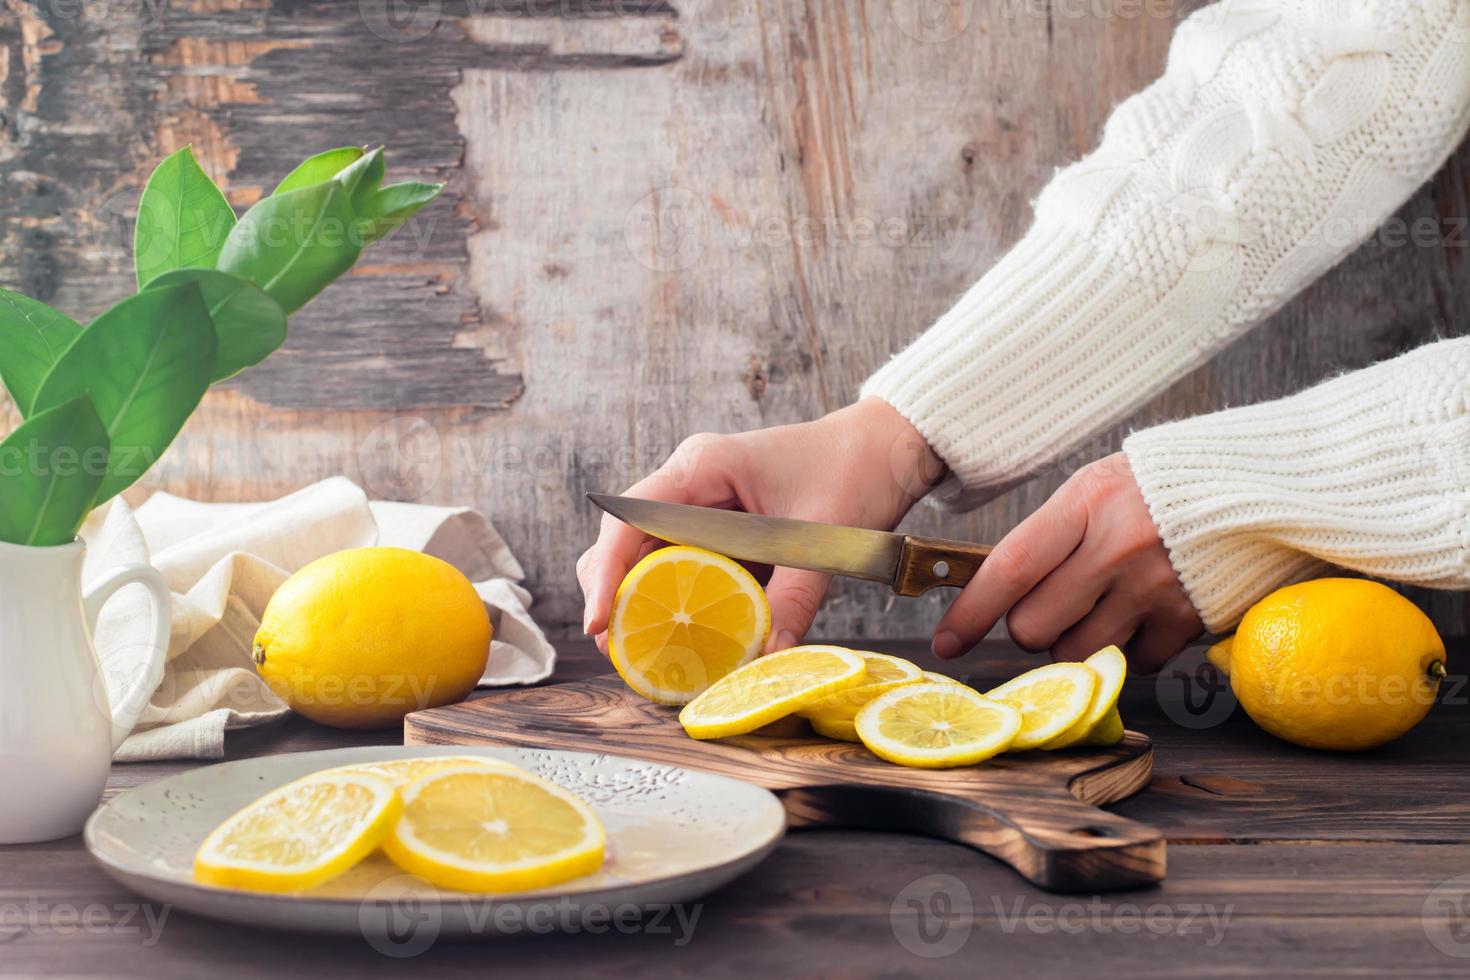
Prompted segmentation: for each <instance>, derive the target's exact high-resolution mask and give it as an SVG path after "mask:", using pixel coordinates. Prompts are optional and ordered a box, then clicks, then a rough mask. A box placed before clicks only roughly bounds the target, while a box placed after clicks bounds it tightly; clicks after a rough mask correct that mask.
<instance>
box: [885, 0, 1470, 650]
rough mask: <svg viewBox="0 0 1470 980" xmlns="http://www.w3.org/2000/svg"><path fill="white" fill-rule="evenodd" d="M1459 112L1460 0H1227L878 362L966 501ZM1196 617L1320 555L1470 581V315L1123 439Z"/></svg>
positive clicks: (1262, 307)
mask: <svg viewBox="0 0 1470 980" xmlns="http://www.w3.org/2000/svg"><path fill="white" fill-rule="evenodd" d="M1467 126H1470V0H1223V2H1221V3H1218V4H1216V5H1214V6H1212V7H1207V8H1205V9H1203V10H1201V11H1199V12H1197V13H1196V14H1194V15H1193V16H1191V17H1189V18H1188V19H1187V20H1186V21H1184V22H1183V23H1182V24H1181V25H1180V27H1179V29H1178V31H1177V32H1176V35H1175V38H1174V41H1173V45H1172V47H1171V48H1170V52H1169V61H1168V68H1167V70H1166V72H1165V74H1164V76H1163V77H1162V78H1161V79H1159V80H1158V81H1157V82H1155V83H1154V84H1153V85H1151V86H1149V87H1148V88H1147V89H1145V90H1144V91H1143V92H1140V93H1139V94H1137V95H1135V96H1133V97H1132V98H1130V99H1128V100H1127V101H1125V102H1124V103H1122V104H1121V105H1120V106H1119V107H1118V108H1117V109H1116V110H1115V111H1114V113H1113V115H1112V117H1111V118H1110V119H1109V121H1108V123H1107V126H1106V129H1105V131H1104V133H1103V138H1102V143H1101V145H1100V146H1099V147H1098V149H1097V151H1096V152H1094V153H1093V154H1091V155H1090V156H1088V157H1087V158H1085V159H1083V160H1082V161H1081V162H1079V163H1077V164H1075V165H1073V166H1070V167H1067V168H1066V169H1064V170H1061V171H1059V172H1058V173H1057V175H1056V177H1055V178H1054V179H1053V180H1052V181H1051V183H1050V184H1049V185H1048V186H1047V187H1046V188H1045V189H1044V190H1043V192H1042V193H1041V196H1040V198H1039V199H1038V200H1037V202H1036V209H1035V210H1036V216H1035V222H1034V224H1033V226H1032V228H1031V230H1030V231H1029V232H1028V233H1027V234H1026V236H1025V237H1024V238H1023V239H1022V240H1021V241H1020V242H1019V243H1018V244H1017V245H1016V246H1015V248H1014V249H1013V250H1012V251H1011V252H1009V253H1008V254H1007V255H1006V256H1005V257H1004V258H1002V259H1001V260H1000V262H998V263H997V264H996V265H995V266H994V267H993V268H992V269H991V270H990V271H989V272H988V273H987V274H986V275H985V276H984V277H983V278H981V279H980V281H979V282H977V283H976V284H975V285H974V287H972V288H971V289H970V290H969V291H968V292H967V293H966V294H965V295H964V296H963V297H962V298H961V299H960V300H959V302H958V303H956V304H955V306H954V308H953V309H951V310H950V311H949V312H948V313H946V314H945V315H944V316H943V317H941V318H940V320H939V321H938V322H937V323H936V324H935V325H934V326H933V327H931V328H930V329H929V330H928V331H927V332H925V333H924V334H923V335H922V336H921V337H919V338H918V340H916V341H915V342H914V343H913V344H912V345H911V346H910V347H909V348H908V349H907V350H905V351H903V352H902V353H901V354H899V355H898V356H896V357H895V358H893V359H892V360H891V361H890V362H889V363H888V364H887V365H885V366H884V367H883V368H881V369H880V370H879V371H878V372H877V373H876V374H875V375H874V376H873V377H872V378H871V379H869V381H868V383H867V384H866V385H865V386H864V389H863V394H864V395H876V396H878V397H881V398H883V399H884V400H885V401H887V402H889V403H890V404H891V405H893V406H894V407H895V408H897V409H898V410H899V412H901V413H902V414H903V415H904V416H905V417H906V418H908V419H909V420H910V421H911V422H913V424H914V425H915V426H916V427H917V428H918V429H919V431H920V432H922V433H923V434H924V436H925V438H927V439H928V440H929V442H930V444H931V445H932V446H933V447H934V450H935V451H936V452H937V453H938V454H939V455H940V456H941V457H942V458H943V459H944V460H945V462H946V463H947V464H948V466H949V469H950V472H951V476H950V478H949V480H947V481H946V485H945V486H943V487H941V488H940V490H939V491H938V493H939V495H940V496H941V497H942V498H944V499H945V500H946V501H947V502H949V503H952V504H956V505H958V506H973V505H974V504H976V503H979V502H980V501H982V500H984V499H986V498H988V497H990V496H993V495H995V494H996V493H998V492H1000V491H1001V490H1003V489H1005V488H1006V487H1007V486H1010V485H1012V484H1014V483H1016V482H1019V481H1020V480H1022V479H1024V478H1026V477H1027V476H1030V475H1032V474H1034V473H1036V472H1037V471H1038V470H1040V469H1042V468H1043V467H1045V466H1047V465H1050V464H1052V463H1053V462H1055V461H1056V460H1057V459H1058V458H1059V457H1060V456H1061V455H1062V454H1063V453H1065V452H1066V451H1068V450H1069V449H1071V448H1072V447H1074V446H1077V445H1078V444H1080V443H1082V442H1084V441H1086V440H1088V439H1090V438H1092V437H1094V436H1096V435H1097V434H1098V433H1100V432H1102V431H1103V430H1105V429H1107V428H1108V427H1110V426H1112V425H1113V424H1115V423H1116V422H1118V420H1119V419H1121V418H1123V417H1124V416H1126V415H1127V414H1128V413H1129V412H1131V411H1132V410H1134V409H1135V408H1137V407H1138V406H1139V405H1141V404H1142V403H1143V402H1144V401H1146V400H1147V399H1149V398H1151V397H1152V396H1154V395H1156V394H1158V393H1159V392H1160V391H1162V390H1163V389H1164V388H1166V387H1167V386H1168V385H1170V384H1171V383H1173V382H1174V381H1175V380H1177V379H1178V378H1179V377H1181V376H1182V375H1183V374H1185V373H1186V372H1188V371H1190V370H1192V369H1193V368H1195V367H1197V366H1198V365H1200V364H1201V363H1203V362H1204V361H1205V360H1207V359H1208V358H1209V357H1210V356H1211V355H1213V354H1214V353H1215V352H1216V351H1218V350H1219V349H1220V348H1221V347H1223V346H1224V345H1225V344H1227V343H1229V342H1230V341H1231V340H1232V339H1234V338H1235V337H1237V336H1239V335H1240V334H1241V333H1243V332H1244V331H1246V330H1247V329H1249V328H1250V327H1251V326H1252V325H1254V324H1256V323H1258V322H1260V321H1261V320H1262V319H1263V318H1265V317H1266V316H1267V315H1269V314H1270V313H1272V312H1273V311H1275V310H1276V309H1277V308H1279V307H1280V306H1281V305H1282V304H1283V303H1285V302H1286V301H1287V300H1288V299H1289V298H1291V297H1292V296H1293V295H1295V294H1296V293H1297V292H1298V291H1300V290H1301V289H1302V288H1303V287H1305V286H1306V285H1307V284H1308V283H1310V282H1311V281H1312V280H1313V279H1315V278H1316V277H1318V276H1320V275H1321V274H1322V273H1323V272H1325V271H1326V270H1327V269H1329V268H1330V267H1331V266H1332V265H1334V264H1335V263H1337V262H1338V261H1339V260H1340V259H1342V258H1343V257H1344V256H1345V255H1347V254H1348V253H1349V252H1351V251H1352V250H1353V249H1354V248H1355V247H1356V246H1357V245H1358V244H1359V243H1360V242H1361V241H1362V240H1363V239H1364V238H1366V237H1367V236H1368V235H1370V234H1371V233H1372V232H1373V231H1374V229H1375V228H1377V226H1378V225H1379V224H1380V223H1381V222H1382V221H1383V220H1384V219H1385V218H1387V217H1388V216H1389V215H1391V214H1392V213H1393V212H1394V211H1395V210H1396V209H1397V208H1398V207H1399V206H1400V205H1401V204H1402V203H1403V202H1404V201H1405V200H1406V199H1407V198H1408V197H1409V196H1410V195H1411V194H1412V193H1413V191H1414V190H1415V189H1417V188H1418V187H1419V186H1420V185H1421V184H1422V183H1423V182H1424V181H1425V180H1426V179H1427V178H1428V177H1429V176H1431V175H1432V174H1433V173H1434V172H1435V170H1437V169H1438V168H1439V166H1440V165H1441V164H1442V163H1443V162H1444V160H1445V158H1446V157H1447V156H1448V155H1449V154H1450V152H1451V151H1453V149H1454V148H1455V147H1456V146H1457V145H1458V144H1459V142H1460V140H1461V139H1462V138H1463V136H1464V134H1465V131H1466V128H1467ZM1124 450H1125V452H1127V454H1128V458H1129V461H1130V463H1131V464H1132V466H1133V468H1134V471H1135V474H1136V475H1137V476H1138V479H1139V483H1140V486H1141V488H1142V490H1143V493H1144V497H1145V499H1146V500H1147V501H1148V504H1149V507H1150V510H1151V512H1152V514H1153V517H1154V520H1155V522H1156V523H1157V525H1158V527H1159V529H1160V533H1161V535H1162V537H1163V539H1164V542H1165V544H1166V545H1167V546H1168V548H1169V553H1170V557H1171V559H1172V560H1173V562H1174V565H1175V568H1176V570H1177V571H1178V572H1179V575H1180V578H1181V580H1182V581H1183V583H1184V586H1185V588H1186V589H1187V590H1188V592H1189V595H1190V597H1191V598H1192V599H1193V601H1194V603H1195V605H1196V607H1197V608H1198V609H1199V610H1200V613H1201V615H1202V617H1203V619H1204V621H1205V623H1206V625H1207V626H1208V627H1209V628H1210V629H1211V630H1213V631H1220V630H1222V629H1226V628H1228V627H1230V626H1231V625H1233V624H1234V623H1235V622H1236V621H1237V620H1238V619H1239V617H1240V616H1241V615H1242V613H1243V612H1244V611H1245V609H1246V608H1248V607H1249V605H1250V604H1251V603H1252V602H1254V601H1255V600H1256V599H1257V598H1259V597H1260V596H1262V595H1264V594H1265V593H1266V592H1268V591H1270V590H1271V589H1272V588H1275V587H1276V586H1278V585H1280V584H1282V583H1284V582H1286V581H1289V580H1294V579H1299V578H1302V577H1306V576H1308V575H1310V574H1312V573H1314V572H1315V571H1317V570H1319V568H1320V567H1321V564H1322V562H1324V561H1329V562H1333V563H1337V564H1340V565H1344V566H1347V567H1350V568H1354V569H1357V570H1360V571H1363V572H1366V573H1369V574H1373V575H1378V576H1382V577H1386V578H1391V579H1395V580H1399V581H1405V582H1419V583H1424V584H1429V585H1436V586H1442V587H1446V588H1470V518H1467V516H1466V513H1467V510H1466V508H1467V499H1470V497H1467V492H1470V339H1465V340H1459V341H1451V342H1447V343H1443V344H1438V345H1435V346H1433V347H1431V348H1428V349H1426V350H1424V351H1419V352H1415V353H1413V354H1410V355H1408V356H1406V357H1403V358H1399V359H1398V360H1395V361H1392V362H1389V363H1387V364H1383V365H1379V366H1377V367H1375V368H1372V369H1369V370H1366V371H1362V372H1358V373H1356V374H1352V375H1348V376H1346V377H1343V378H1339V379H1337V380H1334V381H1332V382H1329V383H1327V384H1324V385H1322V386H1319V387H1317V388H1314V389H1312V390H1310V391H1308V392H1304V393H1302V394H1300V395H1298V396H1295V397H1294V398H1290V399H1285V400H1283V401H1280V402H1275V403H1270V404H1266V405H1259V406H1254V407H1250V408H1244V409H1237V410H1234V411H1230V412H1222V413H1218V414H1215V415H1207V416H1203V417H1200V418H1196V419H1190V420H1186V421H1182V422H1175V423H1172V424H1170V425H1165V426H1160V427H1158V428H1154V429H1149V430H1145V431H1143V432H1138V433H1135V434H1134V435H1132V436H1130V437H1129V439H1128V440H1127V441H1126V442H1125V444H1124Z"/></svg>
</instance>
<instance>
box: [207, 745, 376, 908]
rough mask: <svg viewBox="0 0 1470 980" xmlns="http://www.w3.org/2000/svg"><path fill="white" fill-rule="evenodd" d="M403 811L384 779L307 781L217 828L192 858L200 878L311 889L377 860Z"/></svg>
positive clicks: (345, 776)
mask: <svg viewBox="0 0 1470 980" xmlns="http://www.w3.org/2000/svg"><path fill="white" fill-rule="evenodd" d="M401 810H402V802H401V801H400V800H399V798H398V793H397V792H396V791H395V790H394V788H393V784H392V783H390V782H389V781H388V780H386V779H384V778H382V777H381V776H375V775H372V774H371V773H342V772H331V771H329V772H323V773H317V774H315V775H312V776H307V777H305V778H303V779H298V780H297V781H296V782H294V783H288V784H286V785H285V786H282V787H281V788H279V789H277V790H274V791H272V792H270V793H267V794H266V795H265V796H263V797H261V798H260V799H258V800H256V801H255V802H254V803H252V804H250V805H249V806H247V807H246V808H245V809H243V810H241V811H240V812H238V813H236V814H235V815H234V816H232V817H230V818H229V819H228V820H226V821H225V822H224V823H222V824H220V825H219V826H218V827H216V828H215V829H214V831H213V832H212V833H211V834H210V835H209V836H208V837H206V838H205V839H204V843H203V844H201V845H200V846H199V850H198V852H197V853H196V854H195V856H194V878H195V880H197V881H200V882H202V883H204V884H206V885H217V886H219V887H221V888H246V889H251V890H253V891H268V892H291V891H301V890H302V889H305V888H311V887H314V886H316V885H319V884H321V883H322V882H324V881H327V880H328V879H330V878H335V877H336V876H337V875H339V874H341V873H342V872H344V871H346V870H347V869H348V868H350V867H352V866H353V865H354V864H356V863H357V862H359V861H361V860H362V859H363V858H365V857H367V856H368V855H369V854H371V853H372V852H373V850H374V849H375V848H377V846H378V845H379V844H380V843H382V841H383V840H384V838H385V837H387V835H388V832H389V831H390V830H391V829H392V827H393V823H394V821H396V820H397V819H398V814H399V812H400V811H401Z"/></svg>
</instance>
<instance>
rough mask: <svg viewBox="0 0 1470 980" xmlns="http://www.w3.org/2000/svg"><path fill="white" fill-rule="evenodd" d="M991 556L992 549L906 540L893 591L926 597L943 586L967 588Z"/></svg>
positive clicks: (923, 539) (939, 539) (918, 539)
mask: <svg viewBox="0 0 1470 980" xmlns="http://www.w3.org/2000/svg"><path fill="white" fill-rule="evenodd" d="M989 554H990V546H989V545H983V544H965V543H963V542H960V541H945V540H944V539H942V538H921V537H916V536H914V535H912V534H910V535H908V536H906V537H905V538H904V544H903V555H902V556H901V557H900V558H899V561H898V574H897V575H896V576H895V577H894V580H893V591H894V592H897V593H898V594H899V595H923V594H924V593H925V592H928V591H929V590H930V589H934V588H938V587H939V586H941V585H949V586H954V587H955V588H963V587H964V585H965V583H966V582H969V581H970V579H972V578H974V577H975V573H976V572H977V571H979V569H980V563H981V562H983V561H984V560H985V558H986V556H988V555H989Z"/></svg>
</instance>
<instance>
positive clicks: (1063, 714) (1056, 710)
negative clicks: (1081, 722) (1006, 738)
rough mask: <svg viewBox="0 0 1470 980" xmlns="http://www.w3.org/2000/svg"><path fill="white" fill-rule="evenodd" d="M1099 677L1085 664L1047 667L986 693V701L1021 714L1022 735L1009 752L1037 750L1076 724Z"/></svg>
mask: <svg viewBox="0 0 1470 980" xmlns="http://www.w3.org/2000/svg"><path fill="white" fill-rule="evenodd" d="M1096 687H1097V675H1096V674H1094V673H1093V672H1092V668H1091V667H1086V666H1083V665H1082V664H1073V663H1062V664H1047V665H1046V666H1044V667H1037V668H1036V669H1035V670H1028V671H1026V673H1024V674H1022V675H1020V676H1019V677H1013V678H1011V679H1010V680H1008V681H1006V682H1005V683H1004V684H1002V685H1001V686H1000V687H997V688H995V689H994V690H991V691H986V692H985V696H986V697H987V698H993V699H995V700H998V701H1006V702H1009V703H1010V704H1013V705H1015V706H1016V707H1017V708H1018V709H1020V712H1021V731H1020V732H1019V733H1018V734H1017V735H1016V740H1015V741H1014V742H1013V743H1012V744H1011V748H1010V751H1012V752H1023V751H1025V750H1026V749H1034V748H1037V747H1038V746H1041V745H1044V744H1045V743H1047V742H1049V741H1051V740H1052V739H1054V738H1056V737H1057V736H1058V735H1060V734H1062V733H1063V732H1065V731H1066V730H1067V729H1069V728H1071V727H1072V726H1073V725H1075V724H1077V721H1078V719H1080V718H1081V717H1082V716H1083V715H1084V714H1086V713H1087V707H1088V705H1090V704H1091V703H1092V692H1093V690H1094V689H1096Z"/></svg>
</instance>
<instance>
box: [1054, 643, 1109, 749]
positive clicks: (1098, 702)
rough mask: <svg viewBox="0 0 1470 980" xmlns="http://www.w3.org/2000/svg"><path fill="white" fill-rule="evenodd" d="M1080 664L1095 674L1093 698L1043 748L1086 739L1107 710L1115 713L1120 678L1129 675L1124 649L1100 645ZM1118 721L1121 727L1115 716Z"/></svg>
mask: <svg viewBox="0 0 1470 980" xmlns="http://www.w3.org/2000/svg"><path fill="white" fill-rule="evenodd" d="M1082 666H1084V667H1087V668H1089V669H1090V670H1091V671H1092V672H1093V673H1094V674H1096V675H1097V684H1096V685H1095V686H1094V687H1093V689H1092V700H1091V701H1090V702H1089V703H1088V705H1087V711H1086V712H1084V713H1083V715H1082V717H1081V718H1078V719H1077V722H1076V723H1075V724H1074V725H1072V727H1071V728H1069V729H1067V730H1066V731H1064V732H1062V734H1060V735H1058V736H1057V737H1056V738H1054V739H1052V740H1051V741H1049V742H1047V743H1046V744H1045V745H1043V746H1042V748H1043V749H1064V748H1066V747H1067V746H1069V745H1078V744H1080V743H1082V742H1084V741H1086V740H1087V736H1088V735H1089V734H1091V732H1092V730H1093V729H1094V728H1096V727H1097V726H1098V725H1100V724H1102V722H1103V720H1104V719H1105V718H1106V717H1107V715H1108V712H1109V711H1111V712H1114V713H1115V714H1116V713H1117V709H1118V695H1119V694H1120V693H1121V692H1122V690H1123V678H1125V677H1127V676H1128V661H1127V660H1126V659H1125V658H1124V657H1123V651H1122V650H1119V649H1118V648H1117V647H1115V646H1110V647H1103V648H1102V649H1101V650H1099V651H1097V653H1094V654H1093V655H1092V656H1090V657H1088V658H1087V659H1086V660H1084V661H1082ZM1118 724H1119V726H1120V727H1121V725H1122V724H1123V720H1122V718H1119V719H1118ZM1108 744H1111V743H1108Z"/></svg>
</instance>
